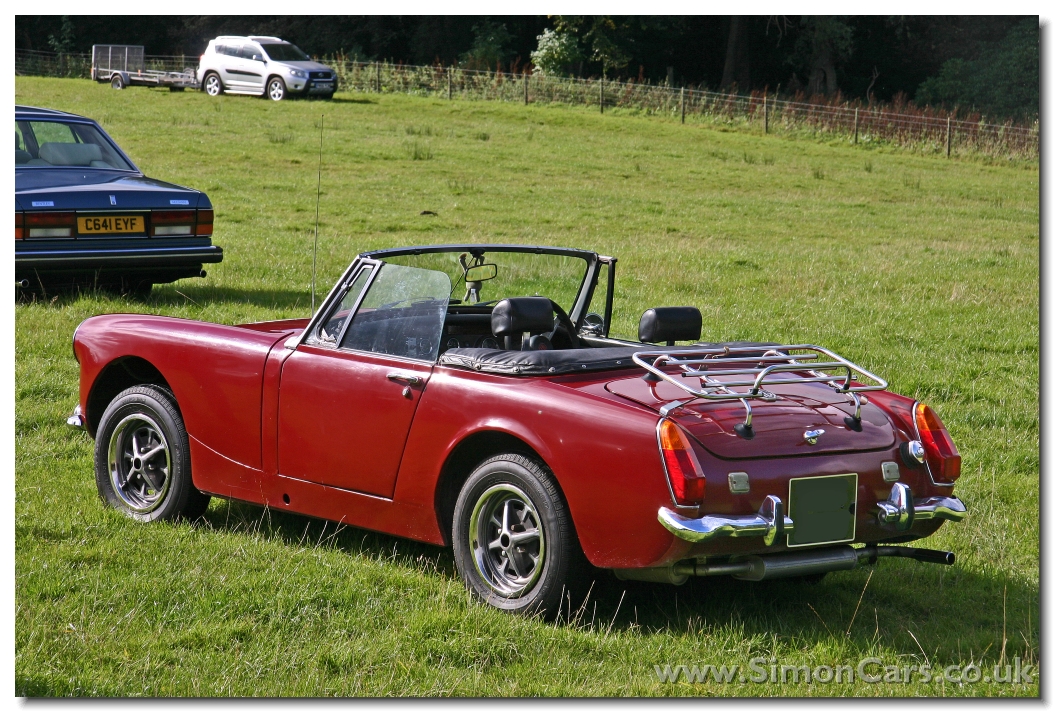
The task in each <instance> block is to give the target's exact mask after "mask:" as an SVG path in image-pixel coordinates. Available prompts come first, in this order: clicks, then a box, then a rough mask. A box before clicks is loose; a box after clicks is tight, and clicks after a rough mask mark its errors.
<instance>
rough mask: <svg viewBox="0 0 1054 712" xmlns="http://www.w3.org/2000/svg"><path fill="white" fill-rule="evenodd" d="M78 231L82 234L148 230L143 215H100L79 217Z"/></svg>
mask: <svg viewBox="0 0 1054 712" xmlns="http://www.w3.org/2000/svg"><path fill="white" fill-rule="evenodd" d="M77 232H78V233H80V234H81V235H109V234H113V233H122V232H146V222H145V221H144V220H143V216H142V215H98V216H95V217H90V218H77Z"/></svg>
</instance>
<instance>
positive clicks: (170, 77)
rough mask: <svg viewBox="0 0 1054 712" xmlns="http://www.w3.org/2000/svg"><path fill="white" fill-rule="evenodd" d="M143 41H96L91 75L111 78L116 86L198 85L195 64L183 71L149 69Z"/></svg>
mask: <svg viewBox="0 0 1054 712" xmlns="http://www.w3.org/2000/svg"><path fill="white" fill-rule="evenodd" d="M144 65H145V62H144V54H143V47H142V46H141V45H92V48H91V78H92V79H94V80H95V81H97V82H109V83H110V86H111V87H113V88H114V89H124V88H125V87H127V86H135V85H139V86H150V87H168V89H169V91H183V90H184V89H186V88H188V87H189V88H191V89H197V87H198V79H197V76H196V73H195V71H194V68H193V67H185V68H184V69H183V71H182V72H173V71H167V70H158V69H146V68H145V66H144Z"/></svg>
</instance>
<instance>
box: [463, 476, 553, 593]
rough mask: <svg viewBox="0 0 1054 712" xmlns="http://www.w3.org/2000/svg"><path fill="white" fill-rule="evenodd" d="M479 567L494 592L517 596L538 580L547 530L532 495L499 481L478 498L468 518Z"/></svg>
mask: <svg viewBox="0 0 1054 712" xmlns="http://www.w3.org/2000/svg"><path fill="white" fill-rule="evenodd" d="M469 538H470V540H471V545H472V557H473V560H474V561H475V564H476V570H477V571H478V572H479V575H480V576H481V577H482V578H483V580H484V581H485V582H486V584H487V586H488V587H490V588H491V589H492V590H493V591H494V592H495V593H497V594H499V595H500V596H502V597H505V598H517V597H519V596H522V595H524V594H525V593H527V592H528V591H529V590H530V589H531V587H532V586H533V585H534V584H535V582H537V580H538V576H539V575H540V574H541V572H542V566H543V565H544V562H545V531H544V530H543V528H542V526H541V518H540V517H539V515H538V509H537V507H535V505H534V503H533V502H532V501H531V499H530V497H528V496H527V495H526V493H524V491H523V490H521V489H520V488H518V487H515V486H514V485H511V484H498V485H494V486H493V487H491V488H489V489H488V490H486V491H485V492H484V493H483V494H482V495H480V497H479V499H478V500H477V501H476V506H475V507H474V508H473V510H472V515H471V517H470V519H469Z"/></svg>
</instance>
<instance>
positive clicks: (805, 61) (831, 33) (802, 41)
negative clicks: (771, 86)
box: [789, 15, 853, 94]
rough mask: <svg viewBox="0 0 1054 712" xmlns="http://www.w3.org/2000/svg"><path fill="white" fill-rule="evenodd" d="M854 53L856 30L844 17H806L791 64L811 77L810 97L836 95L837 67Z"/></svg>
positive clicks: (795, 45) (802, 21)
mask: <svg viewBox="0 0 1054 712" xmlns="http://www.w3.org/2000/svg"><path fill="white" fill-rule="evenodd" d="M852 52H853V28H852V27H850V26H849V25H848V24H846V22H845V21H844V20H843V19H842V18H841V17H837V16H834V15H822V16H812V17H810V16H805V17H802V18H801V28H800V32H799V34H798V40H797V42H795V44H794V53H793V54H792V55H791V57H790V59H789V61H790V62H791V63H792V64H796V65H798V66H799V67H801V68H802V69H803V70H805V71H806V72H807V73H808V76H809V83H808V92H809V93H810V94H824V93H827V94H834V93H835V92H837V91H838V72H837V65H838V64H839V63H841V62H843V61H844V60H846V59H848V57H849V55H851V54H852Z"/></svg>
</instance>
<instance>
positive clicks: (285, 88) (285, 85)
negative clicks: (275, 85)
mask: <svg viewBox="0 0 1054 712" xmlns="http://www.w3.org/2000/svg"><path fill="white" fill-rule="evenodd" d="M275 79H277V80H278V81H280V82H282V89H283V93H282V99H283V100H285V99H288V98H289V97H290V94H289V84H288V83H287V82H286V80H285V77H283V76H282V75H280V74H271V75H269V76H268V77H267V79H266V80H265V81H264V90H263V98H264V99H270V98H271V82H273V81H274V80H275Z"/></svg>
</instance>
